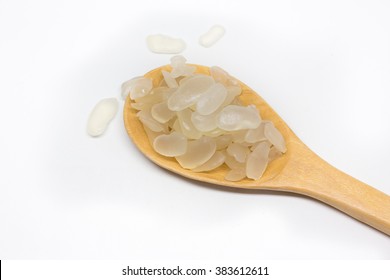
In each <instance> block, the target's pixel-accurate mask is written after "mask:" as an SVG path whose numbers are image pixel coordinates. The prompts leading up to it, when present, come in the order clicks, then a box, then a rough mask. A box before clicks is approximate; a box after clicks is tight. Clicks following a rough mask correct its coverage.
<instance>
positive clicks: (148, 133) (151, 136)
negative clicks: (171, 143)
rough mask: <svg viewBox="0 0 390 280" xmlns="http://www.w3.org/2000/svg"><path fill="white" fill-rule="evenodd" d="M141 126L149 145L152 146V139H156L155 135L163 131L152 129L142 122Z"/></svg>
mask: <svg viewBox="0 0 390 280" xmlns="http://www.w3.org/2000/svg"><path fill="white" fill-rule="evenodd" d="M142 126H143V127H144V130H145V132H146V136H148V139H149V143H150V145H151V146H152V147H153V141H154V139H156V137H157V136H159V135H162V133H163V132H155V131H152V130H150V129H149V128H148V127H147V126H146V125H144V124H143V125H142Z"/></svg>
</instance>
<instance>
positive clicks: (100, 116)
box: [87, 98, 118, 137]
mask: <svg viewBox="0 0 390 280" xmlns="http://www.w3.org/2000/svg"><path fill="white" fill-rule="evenodd" d="M117 111H118V100H116V98H106V99H103V100H101V101H99V102H98V103H97V104H96V105H95V107H94V108H93V110H92V112H91V114H90V115H89V119H88V123H87V133H88V134H89V135H90V136H94V137H95V136H99V135H101V134H103V133H104V131H105V130H106V129H107V126H108V124H109V123H110V121H111V120H112V119H113V118H114V117H115V115H116V113H117Z"/></svg>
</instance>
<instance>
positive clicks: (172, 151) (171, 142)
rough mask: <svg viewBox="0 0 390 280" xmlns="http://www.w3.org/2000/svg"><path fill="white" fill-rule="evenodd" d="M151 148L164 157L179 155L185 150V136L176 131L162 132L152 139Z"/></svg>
mask: <svg viewBox="0 0 390 280" xmlns="http://www.w3.org/2000/svg"><path fill="white" fill-rule="evenodd" d="M153 148H154V150H155V151H156V152H158V153H159V154H161V155H163V156H166V157H176V156H181V155H184V154H185V153H186V151H187V138H186V137H185V136H184V135H183V134H181V133H179V132H176V131H175V132H172V133H171V134H169V135H164V134H163V135H160V136H157V137H156V138H155V139H154V141H153Z"/></svg>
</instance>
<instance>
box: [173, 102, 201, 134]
mask: <svg viewBox="0 0 390 280" xmlns="http://www.w3.org/2000/svg"><path fill="white" fill-rule="evenodd" d="M191 114H192V111H191V110H190V109H184V110H183V111H179V112H177V117H178V120H179V124H180V129H181V131H182V133H183V134H184V135H185V136H187V137H188V138H189V139H199V138H200V137H202V133H201V132H200V131H199V130H197V129H196V127H195V126H194V124H193V123H192V121H191Z"/></svg>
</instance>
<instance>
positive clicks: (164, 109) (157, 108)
mask: <svg viewBox="0 0 390 280" xmlns="http://www.w3.org/2000/svg"><path fill="white" fill-rule="evenodd" d="M151 114H152V116H153V118H154V119H155V120H156V121H158V122H160V123H166V122H168V121H169V120H170V119H171V118H173V117H174V116H175V115H176V112H172V111H171V110H169V109H168V105H167V103H166V102H161V103H157V104H154V105H153V106H152V108H151Z"/></svg>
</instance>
